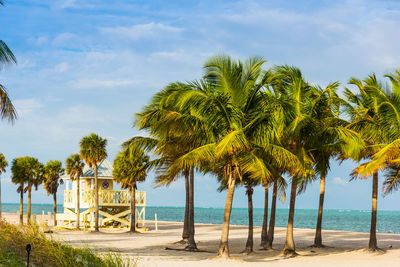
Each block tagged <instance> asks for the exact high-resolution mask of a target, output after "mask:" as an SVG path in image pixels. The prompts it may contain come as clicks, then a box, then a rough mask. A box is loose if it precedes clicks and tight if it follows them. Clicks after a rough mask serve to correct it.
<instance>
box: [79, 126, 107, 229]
mask: <svg viewBox="0 0 400 267" xmlns="http://www.w3.org/2000/svg"><path fill="white" fill-rule="evenodd" d="M79 145H80V148H81V150H80V155H81V157H82V159H83V160H84V161H85V162H86V164H87V165H88V166H89V167H90V168H92V167H93V168H94V192H95V197H94V201H95V231H96V232H98V231H99V186H98V177H97V175H98V173H97V168H98V165H99V164H100V163H101V162H102V161H103V160H104V159H105V158H106V157H107V150H106V146H107V140H106V139H103V138H101V137H100V136H98V135H97V134H95V133H92V134H90V135H88V136H85V137H83V138H82V139H81V141H80V143H79Z"/></svg>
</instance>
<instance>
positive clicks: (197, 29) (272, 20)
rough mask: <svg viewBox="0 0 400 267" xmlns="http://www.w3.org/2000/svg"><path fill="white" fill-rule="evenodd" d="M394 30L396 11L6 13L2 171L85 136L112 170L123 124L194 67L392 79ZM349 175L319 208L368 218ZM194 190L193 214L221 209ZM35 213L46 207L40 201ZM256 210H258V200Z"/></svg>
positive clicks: (278, 4)
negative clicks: (285, 68) (231, 65)
mask: <svg viewBox="0 0 400 267" xmlns="http://www.w3.org/2000/svg"><path fill="white" fill-rule="evenodd" d="M399 18H400V3H398V2H396V1H392V2H391V1H317V0H316V1H220V0H213V1H151V0H146V1H122V0H114V1H101V0H81V1H76V0H51V1H50V0H49V1H44V0H20V1H11V0H9V1H6V7H3V8H0V25H1V30H0V39H1V40H4V41H5V42H6V43H7V44H8V45H9V46H10V47H11V48H12V50H13V51H14V53H15V55H16V56H17V59H18V65H17V66H12V67H10V68H6V69H3V70H1V72H0V81H1V83H2V84H4V85H5V86H7V88H8V90H9V93H10V95H11V97H12V99H13V101H14V103H15V105H16V107H17V109H18V113H19V120H18V121H17V122H16V123H15V124H14V125H9V124H7V123H6V122H2V123H0V140H2V141H1V142H0V147H1V151H0V152H2V153H4V154H5V156H6V157H7V158H8V159H9V161H10V162H11V160H12V159H13V158H15V157H19V156H25V155H30V156H35V157H37V158H39V160H41V161H42V162H46V161H48V160H51V159H58V160H61V161H63V162H64V161H65V158H66V157H68V156H69V155H70V154H71V153H76V152H78V150H79V147H78V142H79V140H80V139H81V137H82V136H84V135H87V134H89V133H91V132H95V133H98V134H99V135H101V136H103V137H105V138H107V139H108V141H109V145H108V153H109V159H110V160H113V159H114V157H115V155H116V153H117V151H118V150H119V146H120V144H121V143H122V142H123V141H124V140H126V139H128V138H129V137H132V136H134V135H137V134H138V132H137V131H136V130H135V129H134V128H132V126H133V125H132V120H133V114H134V113H135V112H139V111H140V110H141V107H142V106H143V105H145V104H146V103H147V102H148V101H149V99H150V98H151V96H152V94H153V93H155V92H157V91H158V90H160V89H161V88H163V87H164V86H165V85H167V84H168V83H169V82H174V81H185V80H192V79H196V78H199V77H200V76H201V74H202V69H201V66H202V64H203V62H204V60H205V59H206V58H207V57H209V56H210V55H213V54H216V53H221V52H223V53H227V54H229V55H231V56H233V57H235V58H242V59H244V58H246V57H248V56H253V55H260V56H263V57H264V58H265V59H267V60H268V63H267V65H266V67H270V66H272V65H274V64H291V65H296V66H298V67H299V68H301V69H302V71H303V73H304V76H305V77H306V79H307V80H308V81H310V82H313V83H318V84H321V85H322V86H323V85H326V84H327V83H329V82H332V81H336V80H339V81H341V82H342V87H343V86H345V85H346V84H345V83H346V81H347V80H348V79H349V78H350V77H352V76H354V77H359V78H363V77H365V76H366V75H368V74H369V73H371V72H376V73H377V74H378V75H382V74H384V73H387V72H390V71H392V70H394V69H395V68H398V67H400V50H399V49H398V44H399V43H400V35H399V34H398V29H399V28H400V19H399ZM354 166H355V164H354V163H352V162H344V163H343V164H341V165H340V166H339V165H338V164H337V163H335V162H333V163H332V169H331V172H330V173H329V175H328V179H327V193H326V202H325V203H326V208H331V209H333V208H338V209H370V206H371V201H370V198H371V181H370V180H366V181H365V180H363V181H355V182H348V180H349V178H348V176H349V173H350V172H351V170H352V169H353V167H354ZM152 186H153V175H152V174H150V175H149V177H148V181H147V182H145V183H144V184H142V185H140V186H139V189H142V190H146V191H147V197H148V203H149V205H162V206H182V205H183V203H184V184H183V183H182V181H178V182H177V183H175V184H173V185H171V186H170V187H169V188H167V189H166V188H158V189H153V188H152ZM195 186H196V189H195V190H196V195H195V197H196V206H202V207H223V205H224V201H225V193H218V192H217V191H216V188H217V184H216V182H215V178H214V177H211V176H205V177H203V176H201V175H197V176H196V185H195ZM2 189H3V190H2V193H3V194H2V197H3V201H4V202H9V203H10V202H11V203H12V202H18V195H17V193H16V186H14V185H12V184H11V183H10V170H9V169H8V171H7V172H6V173H5V174H4V175H3V176H2ZM318 193H319V185H318V184H315V185H312V186H310V187H309V188H308V190H307V191H306V193H304V194H303V195H300V196H299V197H298V201H297V208H316V207H317V202H318ZM33 201H34V202H36V203H51V199H50V198H49V197H47V195H46V193H45V192H44V190H42V189H40V190H39V191H37V192H34V193H33ZM59 201H62V194H59ZM399 201H400V192H399V193H394V194H392V195H389V196H386V197H385V198H382V197H381V195H380V199H379V208H380V209H388V210H399V209H400V207H399V206H398V204H397V203H399ZM254 202H255V203H254V205H255V207H262V205H263V190H262V188H257V189H256V190H255V198H254ZM60 203H61V202H60ZM287 204H288V203H287V202H286V203H285V204H279V205H280V207H287ZM246 205H247V202H246V197H245V194H244V190H243V189H239V190H237V192H236V194H235V199H234V206H235V207H246Z"/></svg>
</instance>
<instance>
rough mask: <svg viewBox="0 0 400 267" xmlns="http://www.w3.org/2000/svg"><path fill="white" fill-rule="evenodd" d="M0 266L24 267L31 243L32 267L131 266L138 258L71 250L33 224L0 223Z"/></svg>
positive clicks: (89, 250) (93, 251)
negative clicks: (28, 246) (28, 245)
mask: <svg viewBox="0 0 400 267" xmlns="http://www.w3.org/2000/svg"><path fill="white" fill-rule="evenodd" d="M0 236H1V242H0V266H7V267H19V266H21V267H23V266H26V259H27V252H26V249H25V248H26V245H27V244H30V245H31V247H32V250H31V252H30V264H31V266H43V267H52V266H60V267H61V266H65V267H70V266H74V267H84V266H92V267H134V266H137V259H135V258H129V257H124V256H122V255H121V254H119V253H101V254H100V253H99V252H97V251H95V250H92V249H89V248H74V247H72V246H70V245H66V244H61V243H60V242H58V241H55V240H53V239H52V238H51V236H50V238H49V237H48V236H46V235H45V234H44V233H43V232H42V231H41V229H40V228H39V227H38V226H37V225H36V224H35V222H33V223H32V224H31V225H27V226H15V225H12V224H9V223H7V222H5V221H4V220H0Z"/></svg>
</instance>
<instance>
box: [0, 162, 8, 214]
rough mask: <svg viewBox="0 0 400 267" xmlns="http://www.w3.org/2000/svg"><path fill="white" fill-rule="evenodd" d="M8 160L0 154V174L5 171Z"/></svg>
mask: <svg viewBox="0 0 400 267" xmlns="http://www.w3.org/2000/svg"><path fill="white" fill-rule="evenodd" d="M7 166H8V162H7V160H6V157H4V155H3V154H0V175H2V174H3V173H5V172H6V167H7ZM0 219H1V179H0Z"/></svg>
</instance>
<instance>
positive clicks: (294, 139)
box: [274, 66, 316, 256]
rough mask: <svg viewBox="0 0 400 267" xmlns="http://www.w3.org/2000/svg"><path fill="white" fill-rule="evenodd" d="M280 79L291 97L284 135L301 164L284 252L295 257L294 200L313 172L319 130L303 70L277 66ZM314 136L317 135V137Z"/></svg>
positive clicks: (286, 95)
mask: <svg viewBox="0 0 400 267" xmlns="http://www.w3.org/2000/svg"><path fill="white" fill-rule="evenodd" d="M274 71H275V72H276V74H277V76H278V77H279V79H277V85H276V87H277V89H275V88H274V90H278V91H279V92H280V93H279V94H281V95H282V97H284V98H286V99H288V101H289V102H291V105H290V106H289V107H290V108H288V109H287V110H286V112H285V113H286V114H285V118H286V119H285V122H286V123H285V124H286V125H285V137H284V140H283V141H284V142H285V143H286V145H287V147H288V149H289V150H290V151H291V152H292V153H293V154H295V155H296V156H297V158H298V160H299V161H300V164H299V165H298V169H297V170H295V169H293V171H292V173H291V175H290V176H291V189H290V203H289V217H288V225H287V231H286V242H285V246H284V249H283V252H282V254H283V255H285V256H295V255H296V249H295V243H294V239H293V223H294V212H295V202H296V195H297V190H298V184H299V183H300V182H302V181H303V180H304V179H305V178H308V177H310V175H311V174H313V172H312V169H311V166H312V158H311V155H310V148H309V147H308V145H309V139H312V138H313V137H314V136H312V135H311V134H312V133H313V132H314V131H315V130H316V128H315V127H316V126H315V125H314V121H313V120H312V118H311V116H310V113H309V111H310V109H311V107H310V103H312V100H313V98H314V97H315V96H314V92H313V88H312V87H311V86H310V85H309V84H308V83H307V82H305V81H304V78H303V75H302V73H301V71H300V70H299V69H297V68H295V67H291V66H279V67H275V69H274ZM314 138H315V137H314Z"/></svg>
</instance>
